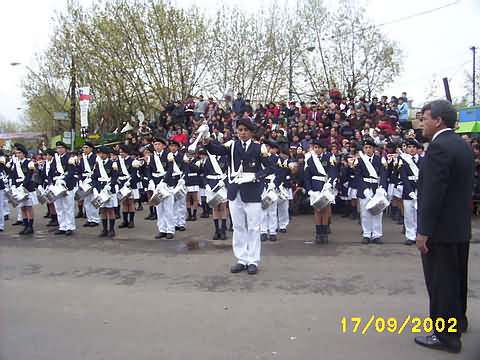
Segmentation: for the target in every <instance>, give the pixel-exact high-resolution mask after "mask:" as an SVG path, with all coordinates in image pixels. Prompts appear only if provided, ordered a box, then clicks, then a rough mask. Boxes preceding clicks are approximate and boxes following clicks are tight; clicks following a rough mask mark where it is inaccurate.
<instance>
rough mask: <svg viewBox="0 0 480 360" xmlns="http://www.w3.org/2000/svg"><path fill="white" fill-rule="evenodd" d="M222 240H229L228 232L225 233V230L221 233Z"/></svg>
mask: <svg viewBox="0 0 480 360" xmlns="http://www.w3.org/2000/svg"><path fill="white" fill-rule="evenodd" d="M220 240H227V234H226V233H225V231H222V232H221V233H220Z"/></svg>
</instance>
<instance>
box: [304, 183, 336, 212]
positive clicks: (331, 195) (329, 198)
mask: <svg viewBox="0 0 480 360" xmlns="http://www.w3.org/2000/svg"><path fill="white" fill-rule="evenodd" d="M334 201H335V190H334V189H333V188H332V187H331V186H329V187H325V186H324V188H323V189H322V191H314V192H313V194H312V195H311V196H310V205H311V206H313V208H314V209H315V210H322V209H324V208H325V207H326V206H328V205H329V204H331V203H333V202H334Z"/></svg>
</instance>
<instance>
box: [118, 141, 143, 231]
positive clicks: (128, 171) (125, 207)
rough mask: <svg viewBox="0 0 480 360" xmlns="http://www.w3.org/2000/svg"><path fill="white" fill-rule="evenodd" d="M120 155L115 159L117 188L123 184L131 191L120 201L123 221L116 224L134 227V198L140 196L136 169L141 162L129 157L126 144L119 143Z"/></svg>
mask: <svg viewBox="0 0 480 360" xmlns="http://www.w3.org/2000/svg"><path fill="white" fill-rule="evenodd" d="M119 153H120V156H119V157H118V160H117V161H116V164H117V167H118V172H119V174H118V175H119V176H118V190H120V189H121V188H122V187H123V186H126V187H129V188H130V189H131V190H132V192H131V193H130V195H129V196H128V197H127V198H126V199H123V200H122V201H121V205H122V215H123V222H122V223H121V224H120V225H119V226H118V228H119V229H122V228H129V229H133V228H134V227H135V200H137V199H139V198H140V193H139V191H138V188H137V182H138V169H139V168H140V166H141V163H140V162H139V161H138V160H136V159H133V158H132V157H130V149H129V147H128V146H127V145H120V152H119Z"/></svg>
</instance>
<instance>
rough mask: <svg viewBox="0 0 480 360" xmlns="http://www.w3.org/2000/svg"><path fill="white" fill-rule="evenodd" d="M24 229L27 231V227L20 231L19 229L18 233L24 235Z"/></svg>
mask: <svg viewBox="0 0 480 360" xmlns="http://www.w3.org/2000/svg"><path fill="white" fill-rule="evenodd" d="M25 231H27V228H25V229H23V230H22V231H19V232H18V235H25Z"/></svg>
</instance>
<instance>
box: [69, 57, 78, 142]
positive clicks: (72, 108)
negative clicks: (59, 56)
mask: <svg viewBox="0 0 480 360" xmlns="http://www.w3.org/2000/svg"><path fill="white" fill-rule="evenodd" d="M71 72H72V87H71V93H70V119H71V121H72V140H71V141H72V151H73V150H74V149H75V109H76V102H75V100H76V94H75V93H76V83H77V80H76V77H75V60H74V57H73V55H72V68H71Z"/></svg>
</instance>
